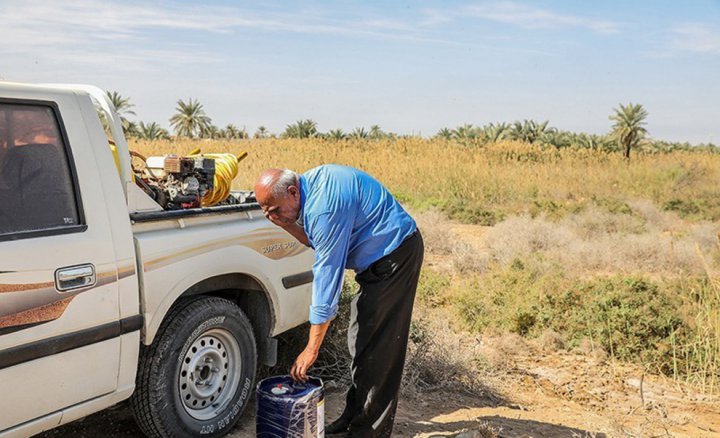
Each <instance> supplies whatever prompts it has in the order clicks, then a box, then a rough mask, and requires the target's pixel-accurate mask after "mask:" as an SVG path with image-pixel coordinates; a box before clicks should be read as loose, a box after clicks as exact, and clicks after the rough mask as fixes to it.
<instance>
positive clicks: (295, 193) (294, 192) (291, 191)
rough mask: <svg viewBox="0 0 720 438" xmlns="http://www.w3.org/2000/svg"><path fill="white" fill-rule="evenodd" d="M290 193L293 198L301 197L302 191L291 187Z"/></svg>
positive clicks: (289, 188)
mask: <svg viewBox="0 0 720 438" xmlns="http://www.w3.org/2000/svg"><path fill="white" fill-rule="evenodd" d="M288 193H289V194H290V195H292V196H293V197H295V196H299V195H300V189H298V188H297V186H290V187H288Z"/></svg>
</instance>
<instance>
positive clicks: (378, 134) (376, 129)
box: [368, 125, 386, 140]
mask: <svg viewBox="0 0 720 438" xmlns="http://www.w3.org/2000/svg"><path fill="white" fill-rule="evenodd" d="M385 135H386V134H385V132H383V130H382V128H380V126H378V125H372V126H371V127H370V132H369V133H368V137H370V138H372V139H373V140H379V139H381V138H384V137H385Z"/></svg>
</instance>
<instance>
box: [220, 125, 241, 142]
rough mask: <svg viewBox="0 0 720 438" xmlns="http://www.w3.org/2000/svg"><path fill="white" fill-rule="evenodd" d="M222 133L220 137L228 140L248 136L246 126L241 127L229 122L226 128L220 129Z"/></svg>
mask: <svg viewBox="0 0 720 438" xmlns="http://www.w3.org/2000/svg"><path fill="white" fill-rule="evenodd" d="M220 134H221V135H220V137H222V138H225V139H227V140H241V139H244V138H248V133H247V132H246V131H245V128H243V129H239V128H238V127H237V126H235V125H233V124H232V123H230V124H228V125H227V126H226V127H225V129H222V130H221V131H220Z"/></svg>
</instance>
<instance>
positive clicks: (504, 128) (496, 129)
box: [482, 123, 510, 143]
mask: <svg viewBox="0 0 720 438" xmlns="http://www.w3.org/2000/svg"><path fill="white" fill-rule="evenodd" d="M482 131H483V135H484V136H485V139H486V140H487V141H489V142H491V143H497V142H499V141H501V140H503V139H504V138H505V137H506V136H507V135H508V134H509V132H510V125H508V124H507V123H497V124H495V123H488V124H487V125H486V126H483V128H482Z"/></svg>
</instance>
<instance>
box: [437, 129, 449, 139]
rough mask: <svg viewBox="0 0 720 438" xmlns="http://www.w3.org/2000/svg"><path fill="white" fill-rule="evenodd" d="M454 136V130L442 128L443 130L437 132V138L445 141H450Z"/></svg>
mask: <svg viewBox="0 0 720 438" xmlns="http://www.w3.org/2000/svg"><path fill="white" fill-rule="evenodd" d="M452 136H453V132H452V130H450V129H448V128H442V129H441V130H439V131H438V132H437V134H435V137H438V138H442V139H445V140H450V139H451V138H452Z"/></svg>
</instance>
